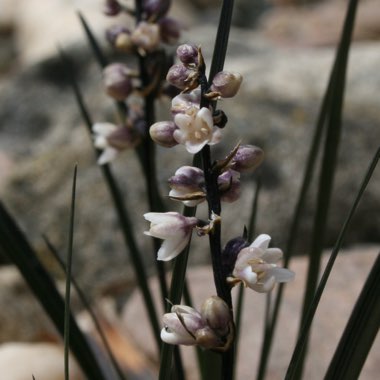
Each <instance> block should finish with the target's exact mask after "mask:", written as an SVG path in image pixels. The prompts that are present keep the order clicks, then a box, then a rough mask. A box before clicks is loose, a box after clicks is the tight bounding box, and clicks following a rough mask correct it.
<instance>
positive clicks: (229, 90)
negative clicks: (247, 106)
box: [211, 71, 243, 98]
mask: <svg viewBox="0 0 380 380" xmlns="http://www.w3.org/2000/svg"><path fill="white" fill-rule="evenodd" d="M242 80H243V77H242V76H241V74H239V73H234V72H230V71H221V72H219V73H217V74H216V75H215V77H214V79H213V80H212V85H211V91H215V92H218V93H220V96H221V97H222V98H232V97H233V96H235V95H236V94H237V92H238V91H239V88H240V84H241V82H242Z"/></svg>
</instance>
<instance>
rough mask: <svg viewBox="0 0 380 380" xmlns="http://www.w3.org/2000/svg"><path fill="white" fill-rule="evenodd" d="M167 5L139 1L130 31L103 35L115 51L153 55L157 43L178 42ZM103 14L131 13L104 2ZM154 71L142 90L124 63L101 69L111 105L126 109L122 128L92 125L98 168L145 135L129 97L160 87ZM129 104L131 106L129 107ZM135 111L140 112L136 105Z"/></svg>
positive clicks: (111, 0)
mask: <svg viewBox="0 0 380 380" xmlns="http://www.w3.org/2000/svg"><path fill="white" fill-rule="evenodd" d="M170 5H171V1H170V0H144V1H142V2H141V5H140V6H141V9H140V10H139V12H140V13H141V14H140V16H141V17H139V19H140V21H139V22H138V23H137V24H136V25H135V26H134V27H133V28H127V27H126V26H124V25H114V26H112V27H111V28H109V29H108V30H107V32H106V37H107V39H108V41H109V42H110V43H111V45H112V46H113V47H114V48H115V49H116V50H119V51H123V52H128V53H134V54H137V55H141V56H146V55H149V54H151V53H152V54H153V53H154V52H155V51H157V50H158V49H160V46H161V43H170V44H172V43H175V42H176V41H177V40H178V38H179V35H180V28H179V24H178V23H177V22H176V21H175V20H173V19H171V18H169V17H168V16H167V13H168V11H169V8H170ZM104 13H105V14H106V15H107V16H117V15H119V14H121V13H131V14H133V13H134V12H133V11H132V10H130V9H129V8H127V7H125V5H124V4H123V3H122V2H121V1H118V0H106V1H105V4H104ZM152 70H153V71H154V70H155V69H152ZM153 71H152V72H153ZM156 71H157V70H156ZM158 71H159V70H158ZM158 71H157V72H154V73H153V74H152V78H154V79H153V80H152V83H150V84H145V87H144V88H142V83H141V80H140V78H139V74H138V73H136V72H135V71H134V70H133V69H132V68H130V67H129V66H127V65H126V64H125V63H119V62H117V63H111V64H109V65H107V66H106V67H105V68H104V69H103V85H104V88H105V92H106V93H107V95H108V96H110V97H111V98H112V99H114V100H115V101H118V102H123V103H124V104H125V105H126V106H127V107H126V113H127V114H126V115H125V118H126V121H125V122H124V123H123V125H119V126H116V125H114V124H111V123H96V124H94V125H93V127H92V130H93V134H94V143H95V147H96V148H98V149H100V150H102V151H103V152H102V154H101V155H100V156H99V159H98V163H99V164H107V163H109V162H110V161H111V160H113V159H114V158H115V157H116V156H117V155H118V153H119V152H121V151H122V150H125V149H130V148H134V147H136V146H137V144H139V143H140V141H141V138H142V136H145V135H146V134H147V133H146V130H147V126H146V125H144V122H143V118H142V111H141V109H138V110H136V106H135V104H136V102H135V100H134V99H135V98H136V97H133V96H131V95H132V94H133V93H135V94H137V95H143V96H144V95H146V94H147V93H149V92H150V91H155V90H157V88H159V86H160V78H159V76H160V73H159V72H158ZM149 74H151V73H149ZM130 99H131V100H130ZM131 102H132V103H133V102H135V104H132V105H131V104H129V103H131ZM137 108H140V105H138V106H137Z"/></svg>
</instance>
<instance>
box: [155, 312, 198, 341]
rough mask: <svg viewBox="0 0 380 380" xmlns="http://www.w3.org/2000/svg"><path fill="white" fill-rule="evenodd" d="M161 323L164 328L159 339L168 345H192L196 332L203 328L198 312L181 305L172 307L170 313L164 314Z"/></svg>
mask: <svg viewBox="0 0 380 380" xmlns="http://www.w3.org/2000/svg"><path fill="white" fill-rule="evenodd" d="M178 316H180V318H181V319H179V317H178ZM162 321H163V323H164V328H163V329H162V330H161V339H162V340H163V341H164V342H165V343H168V344H183V345H185V346H190V345H194V344H196V340H195V334H196V332H197V330H199V329H202V328H204V327H205V323H204V321H203V319H202V316H201V315H200V313H199V312H198V311H196V310H195V309H193V308H191V307H189V306H182V305H174V306H173V307H172V309H171V313H167V314H164V316H163V318H162Z"/></svg>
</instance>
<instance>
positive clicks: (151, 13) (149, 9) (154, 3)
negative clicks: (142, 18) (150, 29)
mask: <svg viewBox="0 0 380 380" xmlns="http://www.w3.org/2000/svg"><path fill="white" fill-rule="evenodd" d="M171 3H172V2H171V0H144V1H143V5H142V7H143V11H144V13H145V15H146V18H147V19H150V18H153V19H154V20H158V19H159V18H161V17H163V16H165V15H166V13H167V12H168V11H169V8H170V6H171Z"/></svg>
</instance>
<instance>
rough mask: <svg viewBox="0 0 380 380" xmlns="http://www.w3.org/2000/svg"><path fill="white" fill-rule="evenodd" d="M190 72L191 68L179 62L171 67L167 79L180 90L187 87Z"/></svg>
mask: <svg viewBox="0 0 380 380" xmlns="http://www.w3.org/2000/svg"><path fill="white" fill-rule="evenodd" d="M190 74H191V70H189V69H188V68H187V67H185V66H184V65H182V64H177V65H173V66H172V67H171V68H170V69H169V71H168V74H167V75H166V80H167V81H168V82H169V83H170V84H172V85H173V86H175V87H177V88H179V89H180V90H184V89H185V88H186V87H187V79H188V78H189V75H190Z"/></svg>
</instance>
